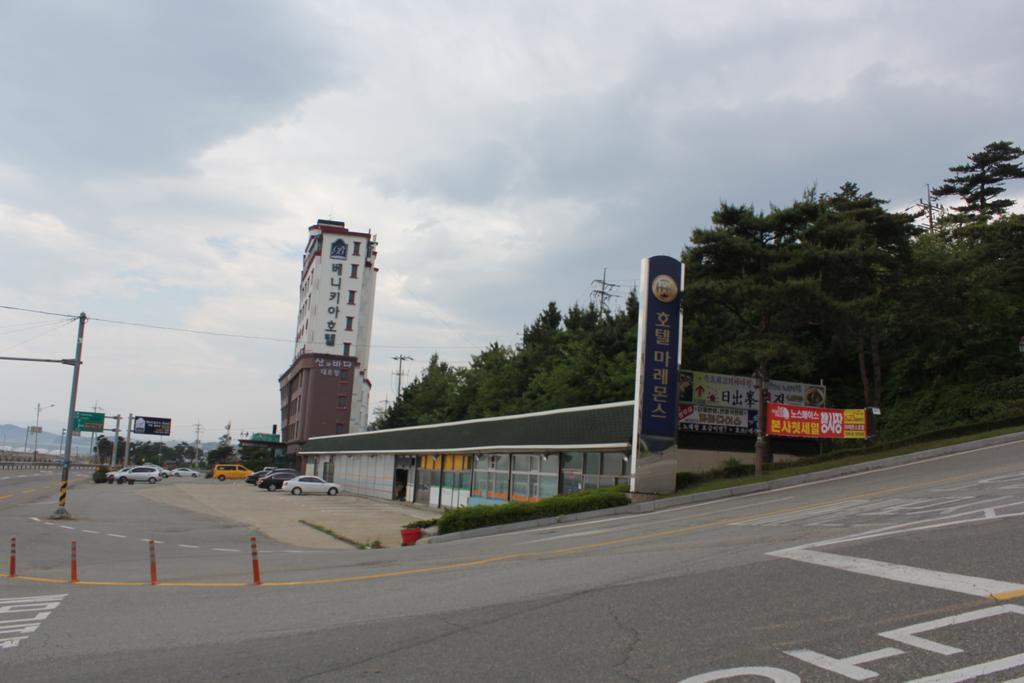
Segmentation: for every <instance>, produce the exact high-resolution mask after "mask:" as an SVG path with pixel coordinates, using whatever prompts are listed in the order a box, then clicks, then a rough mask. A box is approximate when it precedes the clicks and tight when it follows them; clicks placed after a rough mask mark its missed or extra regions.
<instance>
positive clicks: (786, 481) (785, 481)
mask: <svg viewBox="0 0 1024 683" xmlns="http://www.w3.org/2000/svg"><path fill="white" fill-rule="evenodd" d="M1017 441H1024V432H1014V433H1012V434H1002V435H1000V436H992V437H989V438H987V439H980V440H978V441H966V442H964V443H958V444H953V445H951V446H942V447H940V448H930V449H928V450H926V451H919V452H917V453H907V454H905V455H894V456H893V457H891V458H882V459H880V460H872V461H870V462H862V463H857V464H856V465H846V466H845V467H836V468H835V469H830V470H821V471H819V472H811V473H809V474H798V475H796V476H793V477H783V478H781V479H773V480H772V481H765V482H758V483H756V484H747V485H745V486H734V487H733V488H728V489H719V490H717V491H705V492H703V493H693V494H690V495H688V496H672V497H669V498H658V499H656V500H649V501H646V502H644V503H632V504H630V505H623V506H621V507H615V508H604V509H602V510H590V511H588V512H577V513H575V514H572V515H562V516H561V517H545V518H543V519H530V520H527V521H525V522H515V523H514V524H501V525H498V526H488V527H481V528H479V529H469V530H468V531H456V532H453V533H450V534H444V535H443V536H431V537H430V538H429V542H430V543H448V542H449V541H458V540H462V539H466V538H480V537H481V536H494V535H496V534H507V533H510V532H513V531H523V530H524V529H537V528H540V527H546V526H555V525H557V524H565V523H567V522H579V521H584V520H588V519H600V518H603V517H617V516H619V515H642V514H644V513H648V512H654V511H655V510H664V509H667V508H674V507H682V506H684V505H692V504H693V503H703V502H706V501H709V500H722V499H723V498H732V497H733V496H744V495H748V494H751V493H758V492H761V491H772V490H775V489H782V488H788V487H790V486H797V485H799V484H807V483H811V482H816V481H824V480H827V479H838V478H839V477H845V476H847V475H850V474H858V473H860V472H870V471H872V470H880V469H885V468H887V467H894V466H896V465H906V464H909V463H913V462H918V461H920V460H928V459H930V458H938V457H941V456H943V455H954V454H956V453H965V452H967V451H973V450H976V449H979V448H986V447H988V446H1000V445H1003V444H1008V443H1014V442H1017Z"/></svg>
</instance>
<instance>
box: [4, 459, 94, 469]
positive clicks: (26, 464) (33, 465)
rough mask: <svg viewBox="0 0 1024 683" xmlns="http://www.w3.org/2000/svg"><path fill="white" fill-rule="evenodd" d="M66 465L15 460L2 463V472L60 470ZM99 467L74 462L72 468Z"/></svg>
mask: <svg viewBox="0 0 1024 683" xmlns="http://www.w3.org/2000/svg"><path fill="white" fill-rule="evenodd" d="M63 465H64V463H61V462H51V461H45V462H42V461H39V460H37V461H35V462H32V461H31V460H14V461H0V470H39V469H60V468H61V467H62V466H63ZM97 467H98V465H93V464H92V463H88V462H73V463H71V468H72V469H76V470H94V469H96V468H97Z"/></svg>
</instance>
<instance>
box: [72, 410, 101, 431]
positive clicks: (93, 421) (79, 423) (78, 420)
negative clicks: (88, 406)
mask: <svg viewBox="0 0 1024 683" xmlns="http://www.w3.org/2000/svg"><path fill="white" fill-rule="evenodd" d="M105 419H106V415H105V414H104V413H83V412H81V411H78V410H76V411H75V426H74V431H76V432H102V431H103V421H104V420H105Z"/></svg>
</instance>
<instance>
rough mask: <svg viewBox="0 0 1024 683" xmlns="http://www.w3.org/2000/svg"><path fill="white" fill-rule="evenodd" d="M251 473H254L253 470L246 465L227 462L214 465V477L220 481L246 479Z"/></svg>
mask: <svg viewBox="0 0 1024 683" xmlns="http://www.w3.org/2000/svg"><path fill="white" fill-rule="evenodd" d="M250 474H252V470H250V469H249V468H248V467H245V466H244V465H231V464H227V465H214V466H213V478H214V479H217V480H219V481H224V480H225V479H245V478H246V477H248V476H249V475H250Z"/></svg>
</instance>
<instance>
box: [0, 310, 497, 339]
mask: <svg viewBox="0 0 1024 683" xmlns="http://www.w3.org/2000/svg"><path fill="white" fill-rule="evenodd" d="M0 308H5V309H8V310H12V311H23V312H26V313H38V314H40V315H52V316H57V317H61V318H69V319H70V320H72V321H73V320H75V319H77V318H78V316H77V315H67V314H64V313H54V312H52V311H40V310H36V309H32V308H19V307H17V306H4V305H0ZM89 320H91V321H93V322H99V323H107V324H109V325H126V326H129V327H141V328H146V329H152V330H163V331H165V332H186V333H188V334H202V335H207V336H211V337H230V338H233V339H252V340H255V341H271V342H279V343H284V344H294V343H295V340H294V339H285V338H282V337H267V336H262V335H257V334H240V333H237V332H214V331H212V330H198V329H195V328H188V327H173V326H171V325H154V324H152V323H138V322H132V321H129V320H111V319H110V318H93V317H90V318H89ZM22 343H23V342H22ZM369 347H370V348H375V349H482V348H485V347H486V345H485V344H477V345H475V346H439V345H437V344H429V345H426V346H409V345H408V344H370V345H369Z"/></svg>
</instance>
